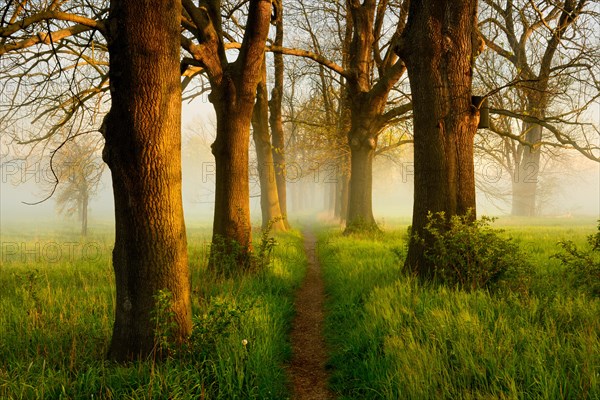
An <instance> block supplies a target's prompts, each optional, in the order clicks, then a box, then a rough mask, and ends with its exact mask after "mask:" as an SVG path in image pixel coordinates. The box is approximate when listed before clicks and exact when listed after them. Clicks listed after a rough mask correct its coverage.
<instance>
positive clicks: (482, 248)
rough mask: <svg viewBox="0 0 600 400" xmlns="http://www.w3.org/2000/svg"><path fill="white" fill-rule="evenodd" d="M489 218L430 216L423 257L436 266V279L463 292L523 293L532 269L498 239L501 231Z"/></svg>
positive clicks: (512, 245)
mask: <svg viewBox="0 0 600 400" xmlns="http://www.w3.org/2000/svg"><path fill="white" fill-rule="evenodd" d="M492 221H493V219H492V218H488V217H482V218H481V219H480V220H475V221H473V218H472V217H471V214H470V213H468V214H467V215H464V216H453V217H451V218H450V220H449V221H448V219H447V218H446V217H445V215H444V213H436V214H430V215H429V216H428V222H427V224H426V225H425V230H424V234H425V235H426V236H427V237H428V240H427V243H426V242H425V240H424V239H423V238H419V237H416V238H415V239H416V240H420V241H422V244H423V245H426V247H425V253H424V256H425V258H426V259H427V260H428V261H429V262H431V263H433V265H434V266H435V273H436V279H437V280H439V281H441V282H443V283H445V284H448V285H450V286H456V287H459V288H461V289H464V290H475V289H478V288H484V287H488V288H496V289H498V288H506V289H509V290H513V291H517V292H521V293H525V292H527V288H528V285H529V279H530V276H531V273H532V270H533V268H532V266H531V265H530V264H529V263H528V262H527V260H526V258H525V256H524V255H523V253H522V252H521V250H520V249H519V247H518V246H517V245H516V244H515V243H513V242H512V241H511V240H510V239H505V238H502V237H500V235H499V233H501V232H502V231H501V230H495V229H492V228H491V227H490V226H489V225H490V223H491V222H492Z"/></svg>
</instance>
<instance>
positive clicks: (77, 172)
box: [48, 137, 105, 236]
mask: <svg viewBox="0 0 600 400" xmlns="http://www.w3.org/2000/svg"><path fill="white" fill-rule="evenodd" d="M98 147H99V146H98V141H97V140H93V139H92V140H90V139H89V138H87V137H79V138H76V139H74V140H69V141H68V142H65V145H63V146H62V147H61V148H59V149H58V150H57V152H56V153H55V156H54V158H53V164H54V165H57V166H58V171H56V172H57V175H58V176H57V180H56V181H55V182H48V184H50V185H51V186H52V188H51V190H54V188H55V187H56V207H57V209H58V212H59V213H64V214H66V215H73V214H77V216H78V218H79V221H80V222H81V235H82V236H86V235H87V233H88V209H89V201H90V199H91V198H92V197H93V196H94V195H95V194H96V192H97V190H98V186H99V185H100V179H101V178H102V173H103V172H104V165H105V164H104V163H103V162H102V160H101V159H100V155H99V154H98V153H99V150H98Z"/></svg>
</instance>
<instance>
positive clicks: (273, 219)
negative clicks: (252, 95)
mask: <svg viewBox="0 0 600 400" xmlns="http://www.w3.org/2000/svg"><path fill="white" fill-rule="evenodd" d="M266 81H267V65H266V60H265V62H264V63H263V76H262V80H261V81H260V82H259V83H258V86H257V88H256V103H255V104H254V115H253V117H252V137H253V139H254V147H255V148H256V161H257V164H258V165H257V167H258V177H259V181H260V208H261V212H262V229H263V230H264V229H267V228H269V226H270V228H271V230H273V231H285V230H286V228H285V224H284V219H283V215H282V213H281V209H280V208H279V195H278V191H277V182H276V179H275V166H274V163H273V153H272V152H271V137H270V136H269V106H268V99H267V96H268V92H267V83H266Z"/></svg>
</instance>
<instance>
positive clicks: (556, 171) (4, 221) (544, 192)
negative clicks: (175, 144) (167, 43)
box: [0, 98, 600, 230]
mask: <svg viewBox="0 0 600 400" xmlns="http://www.w3.org/2000/svg"><path fill="white" fill-rule="evenodd" d="M596 110H598V111H599V113H600V105H599V106H598V107H597V108H596ZM599 118H600V117H599ZM182 127H183V128H182V131H183V132H182V143H183V144H182V165H183V203H184V210H185V217H186V222H187V223H188V225H189V224H194V223H199V222H203V223H211V222H212V217H213V207H214V179H215V174H214V158H213V156H212V154H211V152H210V144H211V143H212V141H213V140H214V131H215V123H214V111H213V109H212V106H211V105H210V104H209V103H208V102H207V100H206V99H205V98H203V99H199V100H196V101H194V102H193V103H191V104H184V106H183V121H182ZM478 134H491V133H487V132H486V131H479V132H478ZM3 139H5V138H3ZM0 144H1V148H0V172H1V180H0V227H2V226H7V225H15V224H18V223H21V222H38V223H40V222H44V223H49V224H51V223H57V222H63V223H64V222H65V221H68V220H72V223H73V225H74V229H75V230H76V229H77V216H74V217H72V218H67V217H64V216H59V215H57V213H56V202H55V199H54V198H50V199H48V200H46V201H45V202H42V203H41V204H37V205H26V204H24V202H28V203H35V202H38V201H40V200H43V199H44V198H46V197H47V196H48V195H49V193H50V190H49V188H48V185H47V182H53V177H52V174H51V172H50V169H49V163H48V162H49V157H47V156H46V157H44V158H43V159H42V160H41V161H40V162H37V161H36V162H30V163H26V162H25V161H24V160H14V154H12V153H13V152H12V151H11V148H10V146H8V144H7V143H5V141H3V140H0ZM250 147H251V156H250V158H251V162H252V160H254V158H255V157H254V154H253V152H254V150H253V143H252V141H251V146H250ZM411 153H412V148H411V146H410V145H408V146H405V147H403V148H402V150H401V152H400V157H397V156H396V155H394V156H386V155H385V154H383V155H380V156H378V157H376V159H375V163H374V172H373V209H374V214H375V218H376V220H377V221H378V222H380V223H383V226H384V227H385V220H386V219H396V218H402V219H409V218H410V217H411V215H412V206H413V200H412V198H413V183H414V180H413V164H412V154H411ZM565 155H566V156H564V157H562V158H560V159H559V161H557V162H552V163H550V164H549V165H548V166H547V167H546V168H545V169H544V170H543V171H542V172H541V177H540V182H541V184H540V186H539V189H538V190H539V193H540V199H541V207H540V216H546V217H561V218H569V217H575V216H586V217H587V216H589V217H590V218H594V219H598V218H600V165H599V164H598V163H595V162H593V161H591V160H588V159H586V158H585V157H583V156H582V155H580V154H579V153H577V152H576V151H567V152H565ZM475 170H476V175H477V179H478V181H479V182H481V181H485V182H487V183H488V184H492V185H494V186H495V187H498V188H504V189H505V190H506V191H507V194H508V196H507V197H506V198H505V200H502V199H498V198H490V197H489V196H486V194H485V193H483V192H482V191H481V190H479V189H478V192H477V212H478V215H489V216H500V217H501V216H503V215H508V214H509V213H510V177H509V176H508V174H507V173H506V172H505V171H502V170H501V169H500V168H499V167H498V166H497V165H494V164H493V163H490V162H483V163H482V162H478V163H476V166H475ZM334 171H335V166H333V165H328V164H324V165H323V164H320V165H316V164H314V165H310V166H302V165H298V164H292V165H290V166H288V213H289V217H290V219H291V220H292V221H293V220H294V218H296V217H298V216H308V215H313V214H318V213H320V214H321V216H323V217H326V213H325V212H324V211H325V209H326V202H327V200H326V193H327V192H328V191H330V190H331V189H332V188H331V186H332V185H333V186H334V182H335V181H334V180H335V176H334V174H333V172H334ZM250 173H251V177H250V180H251V196H252V197H251V212H252V221H253V225H257V224H260V219H261V216H260V203H259V202H260V199H259V197H258V196H259V194H260V189H259V186H258V175H257V172H256V166H255V164H252V165H251V168H250ZM44 182H46V184H45V185H44V184H43V183H44ZM50 186H51V185H50ZM113 218H114V215H113V199H112V186H111V180H110V171H109V170H108V168H106V169H105V171H104V174H103V177H102V181H101V183H100V188H99V191H98V194H97V195H96V196H94V197H93V198H92V199H91V201H90V208H89V221H90V226H91V227H92V229H93V226H94V224H98V223H102V224H112V222H113Z"/></svg>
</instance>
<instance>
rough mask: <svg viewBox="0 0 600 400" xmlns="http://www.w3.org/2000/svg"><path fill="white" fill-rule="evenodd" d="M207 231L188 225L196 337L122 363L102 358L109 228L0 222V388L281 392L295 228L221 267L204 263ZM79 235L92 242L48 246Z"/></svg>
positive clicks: (108, 393) (242, 395)
mask: <svg viewBox="0 0 600 400" xmlns="http://www.w3.org/2000/svg"><path fill="white" fill-rule="evenodd" d="M208 233H209V232H207V231H206V230H205V229H196V230H194V229H191V230H190V231H189V245H190V249H189V254H190V267H191V269H192V290H193V313H194V320H195V323H196V329H195V332H194V336H193V337H192V340H195V344H196V345H201V346H195V347H194V346H190V348H189V351H188V352H187V353H183V352H181V353H180V354H175V355H174V356H173V357H170V358H168V359H167V360H166V361H164V362H162V363H155V362H153V361H152V360H147V361H139V362H135V363H131V364H128V365H118V364H114V363H111V362H107V361H104V356H105V354H106V351H107V349H108V344H109V340H110V336H111V331H112V321H113V315H114V314H113V313H114V311H113V310H114V278H113V272H112V267H111V265H110V250H111V249H110V246H111V244H112V234H111V233H109V232H108V231H106V232H103V233H100V234H96V235H93V236H91V237H89V238H87V239H85V240H84V239H81V238H79V237H77V236H76V235H71V234H69V233H64V232H59V233H49V232H43V231H40V232H37V233H36V234H35V235H27V234H23V233H20V232H18V231H12V232H10V233H9V235H6V234H3V235H2V237H1V239H0V241H1V244H2V251H3V252H2V254H1V255H0V257H1V260H2V264H1V265H0V398H2V399H30V398H36V399H58V398H103V399H122V398H126V399H165V398H170V399H201V398H206V399H252V398H256V399H269V398H271V399H281V398H286V397H288V391H287V381H286V376H285V372H284V370H282V368H281V366H282V364H283V363H284V362H285V360H286V359H287V358H288V357H289V354H290V347H289V344H288V341H287V330H288V326H289V324H290V320H291V318H292V316H293V294H294V290H295V288H296V287H297V286H298V285H299V283H300V281H301V280H302V277H303V274H304V268H305V265H306V258H305V256H304V253H303V251H302V241H301V237H300V235H299V234H297V233H289V234H284V235H279V236H278V237H277V240H278V241H279V245H278V246H277V247H276V248H275V251H274V258H273V261H272V262H271V263H270V264H269V265H268V267H267V268H265V269H264V270H262V271H260V272H258V273H255V274H247V275H244V274H240V275H238V276H234V277H229V278H227V279H225V278H222V277H218V276H215V275H213V274H211V273H210V272H208V271H207V270H206V268H205V260H206V253H207V251H208V246H207V242H206V239H205V238H207V237H208ZM69 243H70V244H69ZM74 243H75V244H74ZM86 244H87V248H88V249H91V248H97V249H99V251H97V252H94V253H93V254H92V253H91V250H89V252H88V253H85V252H83V251H81V250H77V251H73V252H71V254H67V253H66V250H63V252H62V253H61V254H60V255H59V256H57V255H56V254H55V253H56V249H57V246H62V248H67V247H68V246H71V247H72V248H75V249H82V248H84V247H85V246H86ZM53 248H54V250H55V253H51V252H50V251H51V250H52V249H53ZM44 249H46V250H44Z"/></svg>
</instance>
